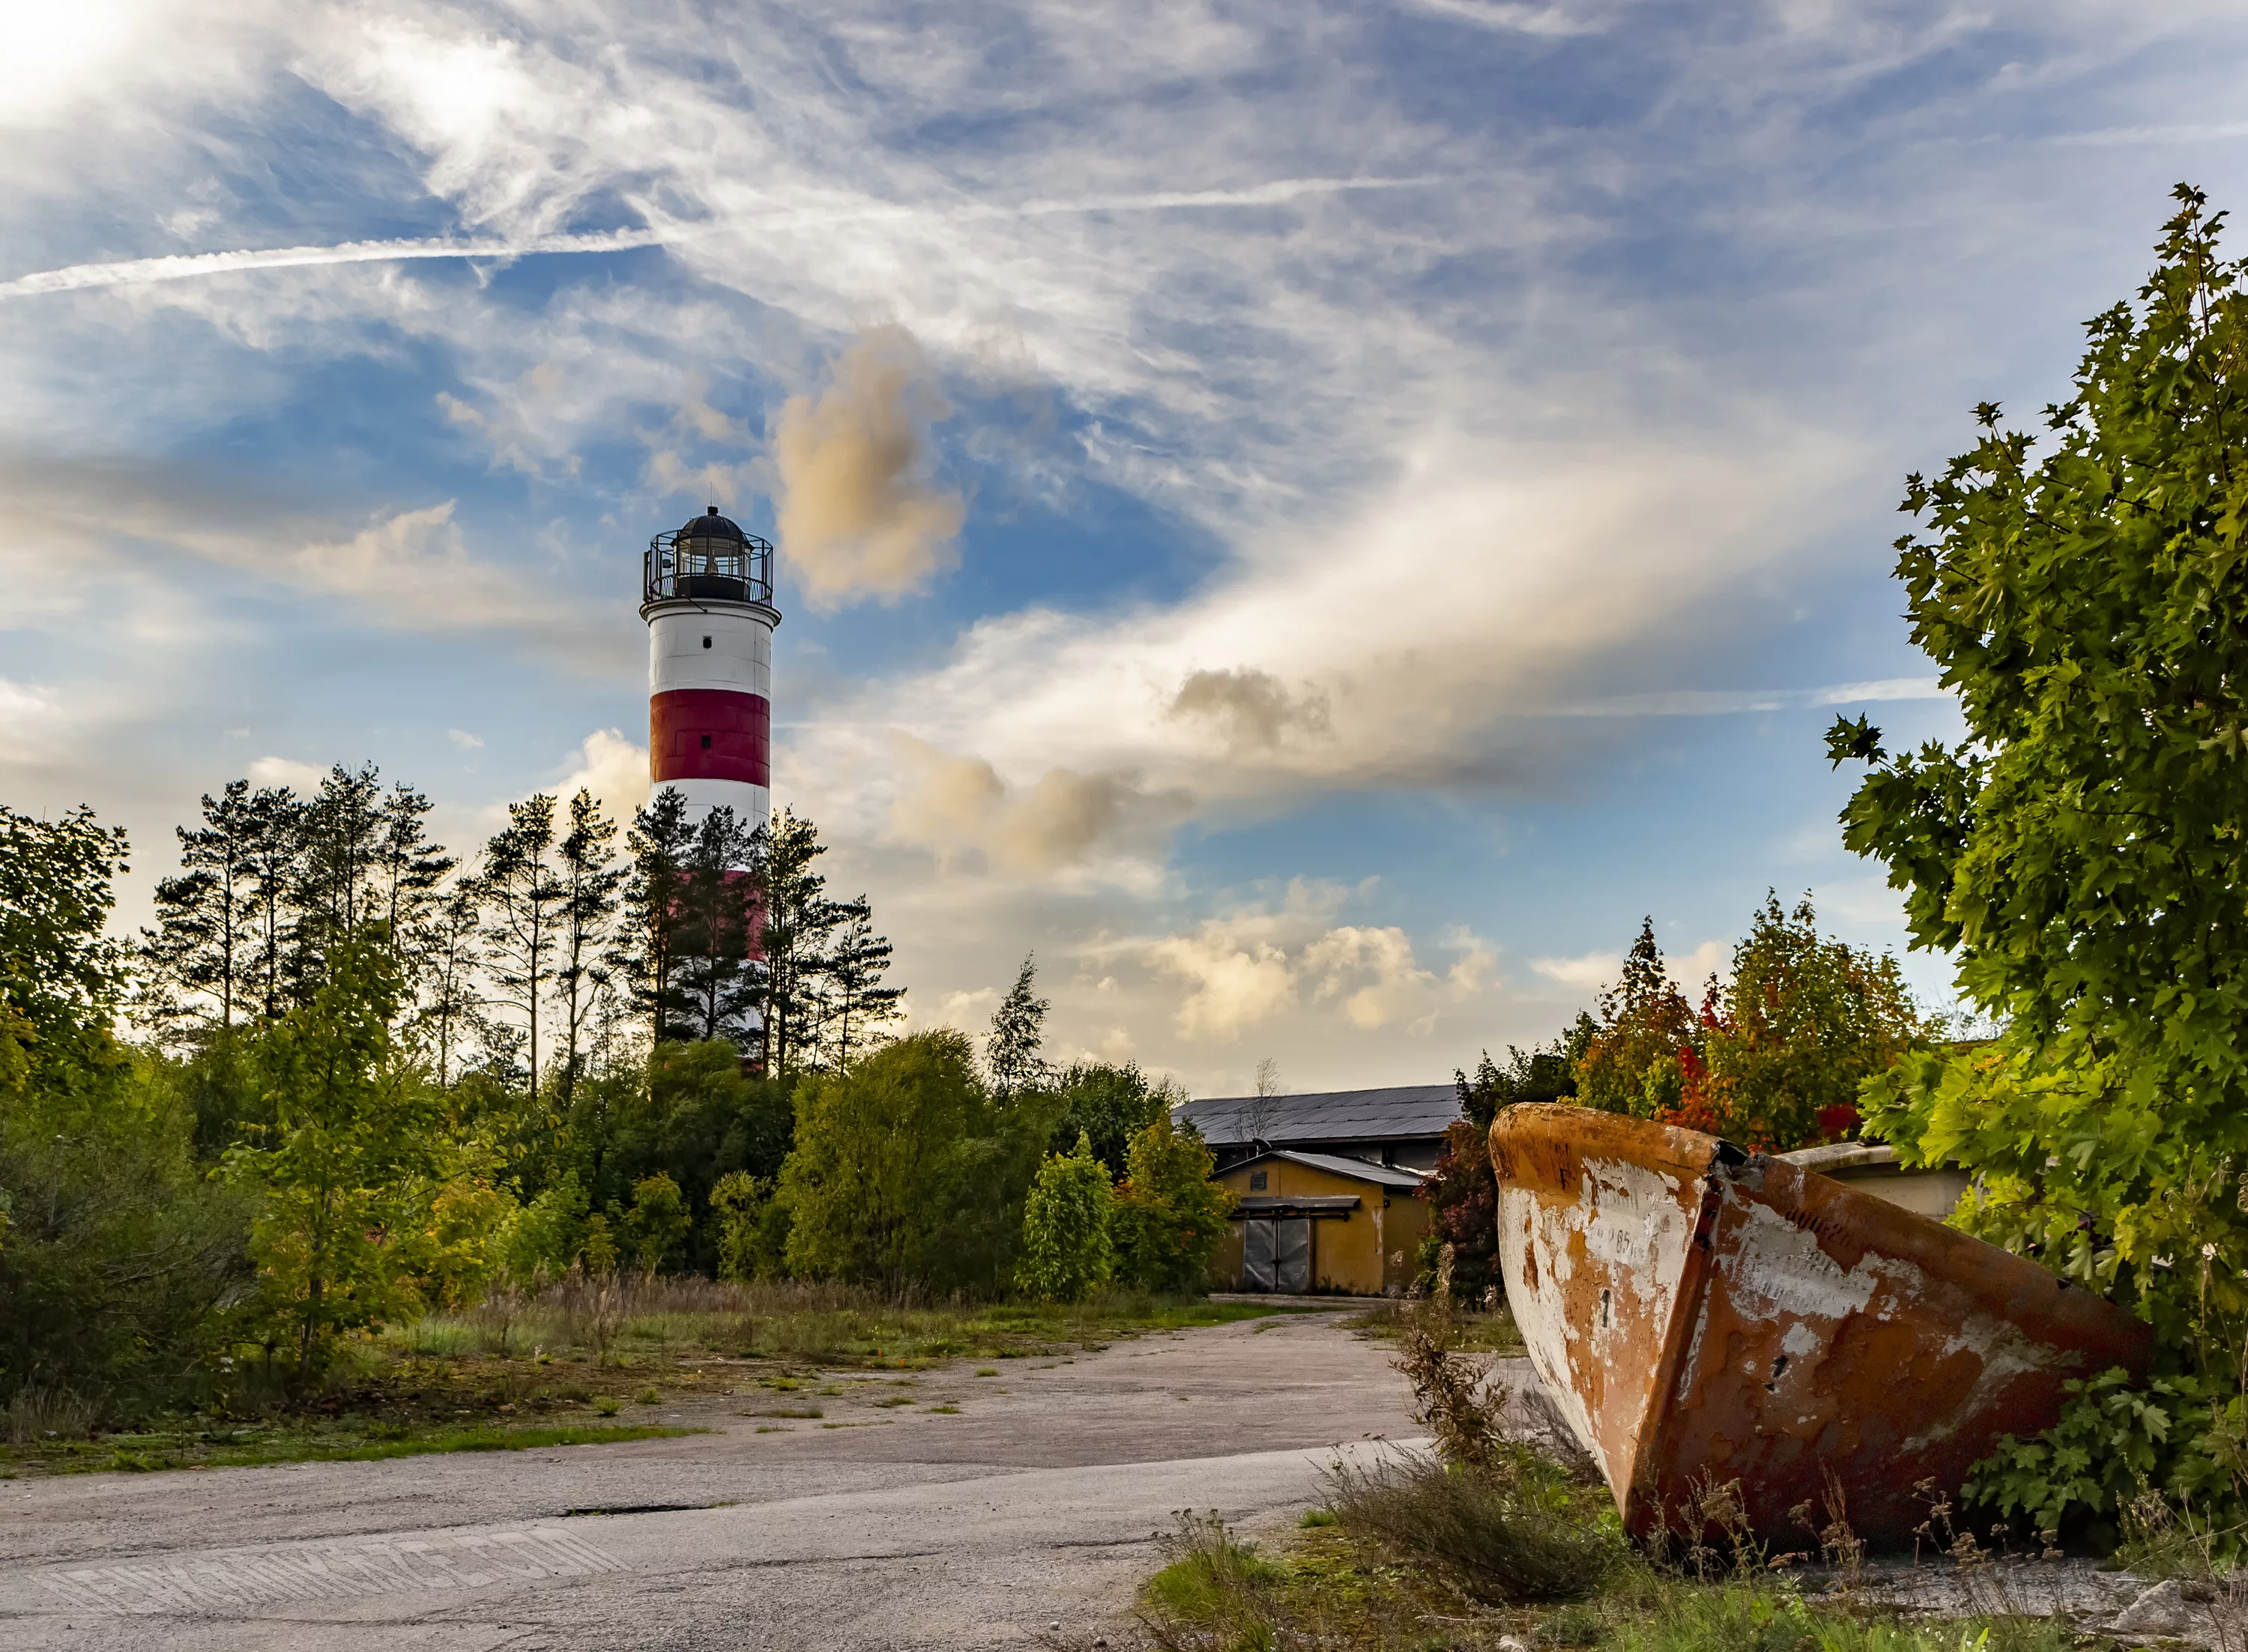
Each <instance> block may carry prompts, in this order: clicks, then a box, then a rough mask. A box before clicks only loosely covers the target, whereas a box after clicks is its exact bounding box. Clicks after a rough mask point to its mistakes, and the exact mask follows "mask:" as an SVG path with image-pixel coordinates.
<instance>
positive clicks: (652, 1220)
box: [625, 1173, 693, 1273]
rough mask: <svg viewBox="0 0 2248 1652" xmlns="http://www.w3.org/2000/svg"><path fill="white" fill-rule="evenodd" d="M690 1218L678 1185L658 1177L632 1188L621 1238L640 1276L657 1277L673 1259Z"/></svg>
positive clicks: (683, 1237)
mask: <svg viewBox="0 0 2248 1652" xmlns="http://www.w3.org/2000/svg"><path fill="white" fill-rule="evenodd" d="M692 1225H693V1218H692V1217H689V1215H688V1213H687V1196H686V1195H685V1194H683V1193H682V1192H681V1191H680V1190H679V1183H677V1182H674V1181H673V1180H672V1179H671V1178H670V1177H669V1176H665V1175H662V1174H661V1173H658V1174H657V1175H655V1176H644V1177H642V1178H641V1180H640V1181H639V1182H634V1184H633V1202H632V1209H631V1210H628V1211H627V1212H626V1213H625V1236H626V1237H627V1239H628V1240H629V1241H630V1242H631V1244H632V1247H633V1255H634V1259H635V1260H636V1261H638V1262H639V1264H640V1269H641V1272H643V1273H661V1272H665V1271H666V1269H667V1268H668V1266H669V1265H670V1263H671V1260H672V1258H673V1257H675V1255H677V1253H678V1251H679V1246H680V1244H681V1242H682V1240H684V1239H685V1238H686V1237H687V1230H688V1229H689V1227H690V1226H692Z"/></svg>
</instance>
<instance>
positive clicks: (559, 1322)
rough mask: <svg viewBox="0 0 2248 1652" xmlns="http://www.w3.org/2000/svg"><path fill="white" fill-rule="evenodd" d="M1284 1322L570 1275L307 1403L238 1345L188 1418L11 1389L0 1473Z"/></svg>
mask: <svg viewBox="0 0 2248 1652" xmlns="http://www.w3.org/2000/svg"><path fill="white" fill-rule="evenodd" d="M1292 1311H1293V1310H1289V1309H1278V1308H1272V1307H1268V1306H1264V1305H1261V1304H1255V1303H1212V1302H1208V1301H1203V1300H1199V1299H1194V1300H1175V1299H1156V1298H1151V1297H1148V1296H1145V1295H1137V1294H1130V1293H1121V1294H1116V1295H1112V1296H1106V1297H1100V1298H1096V1299H1093V1300H1092V1301H1089V1302H1086V1303H1082V1304H1079V1305H1076V1306H1052V1305H1043V1304H1031V1303H974V1302H968V1301H964V1300H963V1301H936V1302H930V1301H927V1300H922V1299H914V1298H901V1299H891V1298H885V1297H882V1296H881V1295H879V1294H878V1293H875V1292H869V1291H864V1290H859V1289H856V1288H853V1287H851V1286H846V1285H805V1284H793V1283H790V1284H767V1285H734V1284H726V1283H720V1282H716V1281H712V1280H708V1279H699V1278H675V1279H643V1278H625V1277H619V1278H612V1279H607V1280H594V1279H586V1278H573V1279H571V1280H569V1281H566V1282H565V1283H564V1284H561V1285H556V1286H554V1287H552V1288H550V1289H548V1290H546V1291H544V1292H539V1293H538V1294H537V1295H535V1296H524V1295H522V1294H519V1293H514V1292H497V1293H495V1294H494V1295H493V1296H491V1297H490V1298H489V1299H487V1300H485V1301H484V1302H483V1303H482V1304H480V1305H478V1306H476V1307H474V1308H471V1309H467V1310H464V1311H461V1312H455V1313H435V1314H430V1315H428V1316H426V1317H424V1318H422V1319H420V1320H415V1321H414V1322H412V1323H410V1324H401V1325H397V1326H391V1327H389V1328H387V1330H385V1331H384V1332H383V1333H381V1334H380V1335H379V1336H375V1337H371V1338H366V1339H362V1340H358V1341H356V1342H353V1343H351V1344H349V1345H347V1346H346V1347H345V1348H344V1349H343V1351H342V1353H341V1354H340V1355H339V1358H338V1359H337V1361H336V1362H335V1364H334V1366H333V1367H332V1369H331V1370H330V1371H329V1372H328V1374H326V1377H325V1379H323V1380H322V1381H320V1382H319V1384H317V1385H316V1386H315V1387H314V1388H312V1389H311V1390H309V1391H306V1392H301V1393H292V1392H291V1391H290V1388H289V1385H288V1384H287V1382H286V1381H285V1365H284V1364H282V1363H280V1362H276V1363H275V1364H273V1365H269V1364H268V1363H267V1362H266V1361H265V1359H264V1356H263V1355H262V1354H260V1353H259V1352H258V1351H257V1350H254V1349H239V1350H236V1355H235V1357H233V1358H230V1359H228V1360H225V1361H221V1362H220V1364H219V1366H218V1368H217V1369H216V1370H215V1371H214V1372H212V1373H210V1374H209V1380H208V1381H207V1382H206V1383H205V1384H204V1396H203V1398H202V1401H201V1402H200V1403H199V1404H198V1405H197V1406H196V1407H195V1409H191V1410H190V1409H179V1410H173V1411H154V1412H149V1413H146V1414H142V1415H139V1416H127V1415H123V1414H119V1413H116V1412H114V1411H110V1412H109V1413H108V1414H105V1409H104V1407H103V1406H101V1405H99V1404H97V1403H96V1402H92V1401H88V1400H85V1399H82V1398H80V1397H79V1396H77V1395H72V1394H70V1393H68V1392H66V1391H61V1390H48V1389H45V1388H39V1389H27V1390H25V1392H24V1394H23V1395H20V1396H18V1397H17V1400H16V1401H15V1402H14V1403H12V1404H11V1405H10V1406H8V1407H6V1408H0V1477H19V1476H22V1475H39V1474H47V1473H63V1472H71V1473H77V1472H85V1471H87V1470H96V1469H127V1470H131V1469H137V1468H149V1467H175V1466H195V1465H196V1464H202V1465H206V1466H209V1467H221V1466H232V1465H233V1464H235V1463H257V1462H291V1461H298V1460H305V1459H307V1458H318V1457H332V1456H336V1455H351V1454H353V1453H358V1454H361V1455H368V1454H375V1453H374V1452H373V1447H374V1445H377V1444H394V1443H398V1442H396V1441H384V1440H381V1439H379V1438H378V1437H377V1435H378V1434H379V1432H380V1430H382V1429H392V1428H395V1429H401V1430H403V1434H402V1435H401V1439H404V1438H411V1439H415V1440H422V1439H430V1440H435V1439H439V1438H442V1437H445V1436H448V1435H456V1436H462V1437H463V1438H466V1437H468V1436H470V1435H473V1434H475V1433H476V1431H477V1430H479V1429H490V1430H494V1431H496V1432H497V1433H499V1434H505V1435H509V1436H511V1437H512V1436H515V1435H517V1434H522V1433H524V1432H525V1431H526V1430H528V1429H538V1428H544V1429H557V1428H559V1429H579V1430H580V1432H581V1433H582V1434H584V1436H585V1437H586V1438H587V1439H588V1440H590V1439H592V1438H593V1437H600V1438H604V1439H624V1438H634V1437H646V1436H648V1435H649V1434H652V1433H663V1432H675V1431H676V1430H665V1429H643V1430H642V1431H641V1433H640V1434H638V1435H634V1434H633V1433H632V1432H630V1431H629V1430H627V1429H624V1428H622V1427H614V1428H607V1429H602V1428H600V1422H602V1421H603V1420H605V1419H607V1418H612V1417H615V1416H618V1415H619V1414H620V1412H621V1411H622V1410H623V1409H624V1408H625V1407H626V1406H627V1405H628V1404H629V1405H641V1406H655V1405H675V1404H679V1403H681V1402H683V1401H692V1400H695V1399H696V1398H698V1397H700V1398H704V1399H709V1400H712V1401H720V1402H723V1400H724V1399H725V1398H726V1397H727V1396H729V1395H737V1394H749V1393H753V1392H756V1391H757V1389H758V1388H764V1389H769V1390H771V1391H772V1392H774V1393H776V1394H788V1393H793V1392H797V1391H798V1390H809V1391H810V1393H809V1394H808V1395H807V1397H811V1396H812V1395H819V1396H828V1397H836V1396H841V1395H845V1394H846V1382H850V1381H858V1382H863V1381H867V1378H868V1377H870V1376H872V1375H873V1374H874V1373H877V1372H883V1373H892V1374H895V1373H901V1372H902V1373H910V1372H914V1371H919V1370H926V1369H929V1368H933V1367H936V1366H939V1365H943V1364H948V1363H950V1362H952V1361H983V1362H984V1363H983V1364H982V1365H980V1366H979V1367H978V1370H979V1372H981V1371H989V1372H990V1373H991V1374H997V1373H998V1370H999V1364H998V1363H997V1362H999V1361H1007V1360H1024V1359H1035V1360H1040V1361H1054V1360H1060V1359H1064V1358H1066V1357H1068V1356H1070V1355H1073V1354H1078V1353H1079V1352H1089V1351H1093V1350H1097V1349H1099V1348H1101V1347H1107V1345H1108V1344H1110V1343H1111V1342H1114V1341H1115V1340H1119V1339H1121V1338H1126V1337H1133V1336H1138V1335H1141V1334H1144V1333H1150V1332H1165V1331H1173V1330H1179V1329H1182V1328H1185V1327H1188V1326H1213V1325H1227V1324H1232V1323H1235V1322H1237V1321H1239V1320H1254V1319H1260V1318H1263V1317H1265V1316H1266V1315H1268V1314H1271V1313H1282V1312H1292ZM843 1373H852V1374H853V1375H852V1376H849V1377H847V1378H846V1377H845V1376H843V1375H842V1374H843ZM891 1380H893V1381H898V1380H903V1379H900V1378H897V1377H895V1376H893V1377H892V1379H891ZM812 1415H815V1416H816V1415H817V1413H816V1412H815V1413H813V1414H812ZM128 1427H129V1428H130V1429H131V1430H132V1432H130V1433H129V1434H128V1433H124V1432H120V1430H122V1429H127V1428H128ZM253 1436H254V1437H255V1439H256V1440H257V1442H258V1444H257V1449H256V1450H250V1447H249V1446H248V1444H247V1443H246V1442H247V1441H249V1440H250V1438H252V1437H253ZM229 1442H231V1443H229ZM557 1443H560V1442H559V1441H558V1442H557ZM420 1449H424V1450H468V1449H473V1448H471V1447H469V1446H466V1445H432V1446H425V1447H422V1448H420ZM400 1454H401V1453H399V1452H397V1451H386V1452H384V1453H380V1455H400Z"/></svg>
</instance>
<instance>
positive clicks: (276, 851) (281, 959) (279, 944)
mask: <svg viewBox="0 0 2248 1652" xmlns="http://www.w3.org/2000/svg"><path fill="white" fill-rule="evenodd" d="M242 819H243V839H244V847H245V851H246V853H245V857H244V860H245V866H246V867H247V871H248V875H249V879H250V892H249V901H250V989H251V991H252V992H253V993H254V994H255V995H256V1001H257V1011H258V1013H259V1014H260V1015H262V1016H264V1018H265V1019H267V1020H269V1021H275V1020H278V1019H279V1018H281V1016H282V1015H283V1014H284V1012H285V1011H287V1010H288V1008H289V1003H290V998H291V992H292V987H293V984H294V982H295V981H296V980H297V979H298V977H299V974H300V971H299V970H298V967H297V944H296V941H297V927H298V906H297V896H298V867H300V866H301V865H302V864H303V861H304V858H305V853H304V851H305V839H304V820H305V805H304V803H303V802H302V801H301V800H300V799H298V796H297V794H296V793H295V792H291V790H290V789H289V788H288V787H287V786H260V787H259V788H258V789H257V791H256V792H251V793H250V800H249V804H248V806H247V807H246V808H245V809H244V810H243V817H242Z"/></svg>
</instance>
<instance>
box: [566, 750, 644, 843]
mask: <svg viewBox="0 0 2248 1652" xmlns="http://www.w3.org/2000/svg"><path fill="white" fill-rule="evenodd" d="M648 787H649V782H648V748H647V747H646V746H644V745H637V744H634V743H633V742H632V741H630V740H627V738H625V736H624V732H623V730H619V729H596V730H593V733H591V734H589V735H587V736H586V738H585V742H584V744H581V745H580V746H579V748H578V753H577V766H576V767H575V768H573V769H572V770H571V771H570V772H569V773H568V774H566V775H565V776H564V777H563V778H562V779H561V780H560V781H559V783H557V784H556V785H554V786H553V787H552V791H553V792H555V793H556V794H557V795H558V796H559V797H562V798H564V799H569V798H572V797H574V796H576V795H577V793H578V792H579V790H581V789H582V790H585V791H587V792H592V793H593V801H594V802H596V803H598V804H600V805H601V812H603V813H605V814H607V816H608V817H609V819H612V820H614V821H616V822H617V823H618V825H619V826H629V825H630V824H631V822H632V818H633V816H634V814H635V813H636V812H638V811H639V810H641V808H643V807H644V806H646V805H647V803H648Z"/></svg>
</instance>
